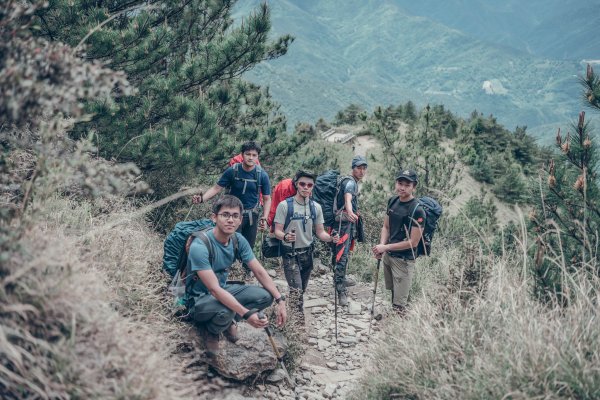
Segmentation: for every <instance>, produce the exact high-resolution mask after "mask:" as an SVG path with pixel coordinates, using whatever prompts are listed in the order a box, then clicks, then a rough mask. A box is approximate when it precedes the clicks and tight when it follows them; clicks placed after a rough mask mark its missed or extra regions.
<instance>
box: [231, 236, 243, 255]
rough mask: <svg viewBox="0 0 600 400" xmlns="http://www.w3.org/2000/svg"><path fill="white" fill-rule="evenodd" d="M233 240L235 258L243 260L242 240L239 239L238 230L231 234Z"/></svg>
mask: <svg viewBox="0 0 600 400" xmlns="http://www.w3.org/2000/svg"><path fill="white" fill-rule="evenodd" d="M231 241H232V242H233V257H234V259H236V260H238V261H239V262H242V256H241V255H240V242H239V241H238V237H237V232H234V234H233V235H232V236H231Z"/></svg>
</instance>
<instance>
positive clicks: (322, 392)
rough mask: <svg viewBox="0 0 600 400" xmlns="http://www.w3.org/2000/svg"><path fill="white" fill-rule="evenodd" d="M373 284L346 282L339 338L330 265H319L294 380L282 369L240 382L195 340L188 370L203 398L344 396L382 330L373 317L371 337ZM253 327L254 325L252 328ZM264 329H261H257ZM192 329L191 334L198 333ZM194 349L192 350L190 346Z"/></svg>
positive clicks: (311, 285)
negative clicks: (209, 359)
mask: <svg viewBox="0 0 600 400" xmlns="http://www.w3.org/2000/svg"><path fill="white" fill-rule="evenodd" d="M272 273H273V275H276V276H274V279H275V283H276V284H277V285H278V287H279V288H280V290H282V291H283V292H287V284H286V282H285V279H284V278H283V277H282V276H281V274H280V273H281V271H280V270H278V271H277V274H275V271H272ZM372 291H373V286H372V285H366V284H361V283H357V284H356V285H355V286H352V287H349V288H348V294H349V300H350V301H349V304H348V306H346V307H341V306H339V308H338V325H337V329H338V337H337V342H336V338H335V308H334V297H333V286H332V277H331V273H330V272H329V269H326V268H324V267H322V266H320V265H319V266H316V268H315V272H314V274H313V276H312V277H311V281H310V283H309V288H308V290H307V293H306V294H305V315H306V324H305V331H306V334H305V335H303V337H304V339H303V346H304V349H305V354H304V356H303V357H302V360H301V362H300V366H299V367H298V368H296V370H295V371H294V372H293V373H292V374H291V375H292V380H293V382H294V385H293V387H292V386H290V385H289V384H288V383H287V382H286V381H285V380H284V379H283V378H284V375H283V374H281V373H280V371H277V370H275V372H274V373H273V374H272V375H271V376H268V377H267V378H266V379H265V378H264V377H261V378H258V379H256V380H254V381H250V382H248V381H246V382H245V383H240V382H237V381H234V380H229V379H226V378H223V377H221V376H219V375H218V374H217V373H216V372H215V371H214V370H213V369H212V368H209V367H208V365H207V364H206V360H205V359H204V358H203V357H202V356H199V355H201V354H202V349H201V348H202V344H201V342H199V341H198V340H197V339H194V340H193V342H194V343H193V344H192V347H194V349H189V350H190V351H189V352H188V353H187V354H188V358H189V360H188V361H187V362H188V364H189V367H188V369H187V370H188V372H189V373H193V374H196V375H197V378H196V380H197V382H198V384H199V388H201V390H199V398H205V399H214V398H220V399H228V400H239V399H308V400H317V399H344V398H347V394H348V392H349V391H351V390H352V388H353V385H355V384H356V383H357V382H358V380H359V378H360V377H361V376H362V374H363V373H364V369H363V367H364V365H365V362H366V361H367V357H368V354H369V352H370V351H369V347H370V345H371V343H372V342H373V340H372V339H373V338H374V337H375V335H377V333H378V332H379V324H380V322H378V321H376V320H374V321H373V325H372V329H371V337H369V335H368V330H369V319H370V315H371V314H370V306H371V301H372ZM377 292H378V295H377V299H376V303H375V310H376V311H377V312H379V311H380V310H383V309H384V308H386V307H385V306H384V305H383V304H382V303H383V300H382V297H381V296H380V295H381V294H382V290H381V286H380V287H379V288H378V290H377ZM250 329H252V328H250ZM258 334H260V332H258ZM195 336H196V334H195V332H190V338H195ZM192 350H193V351H192Z"/></svg>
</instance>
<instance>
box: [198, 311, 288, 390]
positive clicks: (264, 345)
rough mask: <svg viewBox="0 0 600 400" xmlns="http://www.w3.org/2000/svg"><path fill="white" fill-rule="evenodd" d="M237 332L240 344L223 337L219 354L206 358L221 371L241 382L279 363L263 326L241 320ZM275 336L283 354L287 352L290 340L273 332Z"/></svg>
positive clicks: (220, 372)
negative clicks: (259, 327)
mask: <svg viewBox="0 0 600 400" xmlns="http://www.w3.org/2000/svg"><path fill="white" fill-rule="evenodd" d="M238 334H239V336H240V340H238V341H237V343H231V342H230V341H229V340H227V339H225V338H222V339H221V341H220V343H219V346H220V347H219V351H218V352H217V354H216V355H215V356H213V357H208V358H207V360H206V361H207V363H208V364H209V365H211V366H212V367H213V368H214V369H215V370H216V371H217V372H218V373H219V374H221V375H223V376H225V377H227V378H231V379H236V380H240V381H242V380H245V379H248V378H249V377H251V376H256V375H258V374H260V373H262V372H264V371H270V370H274V369H275V368H277V367H278V366H279V363H278V361H277V357H276V356H275V353H274V352H273V348H272V347H271V343H270V342H269V338H268V336H267V333H266V332H265V331H264V329H256V328H253V327H251V326H250V325H248V324H247V323H243V322H240V323H239V324H238ZM273 336H274V338H275V343H276V345H277V348H278V350H279V352H280V354H282V355H283V354H285V353H286V351H287V343H286V342H285V339H284V337H283V335H282V334H281V333H279V332H275V331H274V332H273Z"/></svg>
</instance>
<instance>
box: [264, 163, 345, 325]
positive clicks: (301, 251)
mask: <svg viewBox="0 0 600 400" xmlns="http://www.w3.org/2000/svg"><path fill="white" fill-rule="evenodd" d="M315 179H316V177H315V175H314V174H311V173H310V172H306V171H298V172H297V173H296V176H295V177H294V179H293V180H292V183H293V184H294V186H295V187H296V195H294V196H293V197H289V198H288V199H286V200H283V201H282V202H281V203H279V204H278V205H277V211H276V213H275V219H274V223H275V237H276V238H277V239H279V240H281V241H282V243H283V246H282V254H283V255H282V258H283V271H284V273H285V279H286V280H287V283H288V286H289V289H290V292H289V295H290V299H289V303H290V305H291V307H292V309H294V310H297V311H298V312H299V318H300V321H301V323H304V299H303V296H304V292H305V291H306V288H307V286H308V280H309V278H310V274H311V272H312V269H313V242H314V237H313V228H314V230H315V233H316V235H317V237H318V238H319V239H321V240H323V241H324V242H333V241H337V240H338V239H339V236H337V235H334V236H333V237H332V236H330V235H329V234H328V233H327V232H326V231H325V228H324V227H323V223H324V220H323V211H322V209H321V205H320V204H319V203H316V202H314V201H313V200H311V199H310V196H311V194H312V190H313V187H314V186H315Z"/></svg>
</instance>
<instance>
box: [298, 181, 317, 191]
mask: <svg viewBox="0 0 600 400" xmlns="http://www.w3.org/2000/svg"><path fill="white" fill-rule="evenodd" d="M298 185H300V187H305V188H308V189H310V188H311V187H313V186H315V184H314V183H310V182H298Z"/></svg>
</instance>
